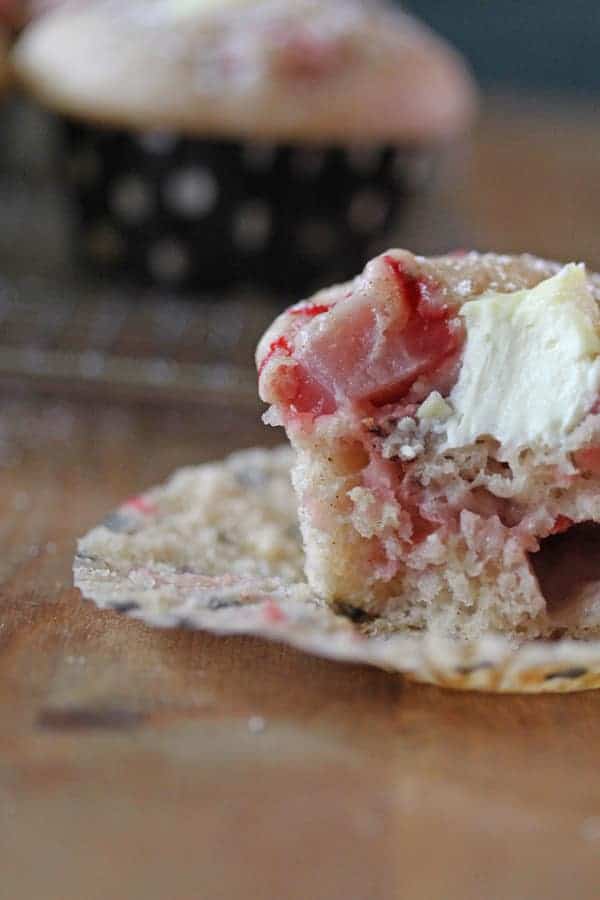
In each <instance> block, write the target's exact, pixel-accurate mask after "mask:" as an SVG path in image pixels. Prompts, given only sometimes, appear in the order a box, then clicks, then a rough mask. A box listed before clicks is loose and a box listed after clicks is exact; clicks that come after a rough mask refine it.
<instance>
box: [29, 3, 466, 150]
mask: <svg viewBox="0 0 600 900" xmlns="http://www.w3.org/2000/svg"><path fill="white" fill-rule="evenodd" d="M14 61H15V68H16V71H17V74H18V76H19V77H20V80H21V81H22V82H23V83H24V84H25V85H26V86H27V87H28V88H29V89H30V90H31V91H32V92H33V93H34V94H35V95H36V96H37V97H38V98H39V99H40V100H41V101H42V102H43V103H44V104H46V105H48V106H50V107H51V108H53V109H55V110H57V111H59V112H61V113H63V114H66V115H71V116H74V117H79V118H84V119H86V120H88V121H90V120H91V121H95V122H98V123H100V124H106V125H111V126H115V127H121V126H122V127H125V128H134V129H137V128H139V129H158V130H163V129H166V130H177V131H179V132H182V133H186V134H191V135H212V136H216V137H218V136H223V137H250V138H252V137H254V138H259V139H260V138H264V139H277V140H286V139H290V140H298V139H299V140H315V141H323V140H327V141H335V140H339V141H342V142H344V143H347V142H348V141H353V140H354V141H365V142H369V141H380V140H393V141H397V140H398V139H402V140H403V141H407V142H413V141H414V142H422V141H429V140H437V139H441V138H442V139H443V138H448V137H452V136H453V135H454V134H456V133H457V132H460V131H461V130H462V129H463V128H464V127H465V126H466V124H467V123H468V121H469V119H470V117H471V115H472V113H473V109H474V105H475V90H474V86H473V82H472V79H471V77H470V75H469V73H468V71H467V69H466V67H465V65H464V63H463V61H462V60H461V58H460V57H459V55H458V54H457V53H456V52H455V51H454V50H453V49H451V48H450V47H449V46H448V45H447V44H446V43H444V42H443V41H442V40H440V39H439V38H438V37H436V36H435V35H434V34H433V33H432V32H430V31H429V30H428V29H427V28H426V27H425V26H424V25H422V24H420V23H419V22H417V21H416V20H415V19H413V18H411V17H410V16H408V15H406V14H405V13H403V12H400V11H398V10H396V9H394V8H391V7H389V6H387V5H384V4H383V3H378V2H373V0H371V2H369V3H368V4H367V3H366V2H363V0H130V2H127V3H123V2H122V0H97V2H94V3H81V0H80V2H72V3H67V4H65V5H62V6H61V7H60V8H58V9H57V10H55V11H54V12H52V13H50V14H48V15H46V16H43V17H42V18H41V19H39V20H37V21H36V22H35V23H34V24H32V25H30V26H29V27H28V28H27V29H26V31H25V34H24V35H23V36H22V38H21V40H20V41H19V43H18V45H17V48H16V51H15V56H14Z"/></svg>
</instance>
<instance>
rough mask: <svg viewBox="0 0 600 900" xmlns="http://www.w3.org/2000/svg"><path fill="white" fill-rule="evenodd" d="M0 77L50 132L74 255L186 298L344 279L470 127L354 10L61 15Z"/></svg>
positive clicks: (456, 84)
mask: <svg viewBox="0 0 600 900" xmlns="http://www.w3.org/2000/svg"><path fill="white" fill-rule="evenodd" d="M15 66H16V70H17V73H18V75H19V77H20V79H21V81H22V83H23V84H24V85H25V86H26V87H27V88H29V90H30V91H31V92H32V93H33V94H34V95H35V96H36V97H37V98H38V99H39V100H40V101H41V102H42V103H43V104H44V105H46V106H47V107H49V108H51V109H52V110H54V111H55V112H56V113H58V114H59V115H60V116H62V117H63V118H65V119H66V120H67V122H68V132H69V136H70V153H71V165H70V166H69V171H70V177H71V182H72V185H73V186H74V187H75V189H76V193H77V196H78V199H79V201H80V210H81V224H82V226H83V230H82V237H83V245H84V247H85V250H86V253H87V255H88V256H92V257H94V258H96V259H99V260H100V261H101V262H102V263H103V264H105V265H107V264H111V265H112V266H114V267H115V268H121V269H125V270H127V271H130V272H131V271H135V272H137V273H138V274H139V275H141V276H142V277H143V278H145V279H149V280H151V281H156V280H158V281H161V282H168V283H171V284H173V285H175V284H180V285H184V286H189V287H192V286H202V287H209V286H226V285H229V284H232V283H235V282H240V281H242V282H244V281H249V280H251V281H254V282H260V283H264V284H268V285H271V286H273V287H276V288H277V289H279V290H281V289H283V290H285V291H289V292H290V293H295V292H296V291H301V290H306V289H307V288H308V287H309V286H310V285H312V284H313V283H314V282H315V280H318V279H320V278H323V277H332V278H334V277H335V278H337V277H340V276H342V275H345V274H347V273H348V268H350V269H352V268H353V267H355V265H356V259H357V258H361V257H364V256H365V255H366V254H367V253H368V247H369V246H370V245H371V244H372V242H373V240H374V239H376V238H378V237H381V236H382V235H383V234H384V233H385V231H386V229H387V228H389V226H390V225H391V224H392V222H393V221H395V219H396V217H397V212H398V209H399V207H400V206H401V204H402V200H403V198H405V197H406V196H407V194H410V193H411V192H412V191H413V190H414V189H415V187H416V186H417V185H418V183H419V181H420V180H421V179H422V177H423V174H424V172H425V171H426V168H427V167H426V163H427V161H428V160H429V159H430V158H431V154H432V151H433V150H434V149H435V148H436V147H438V146H439V145H440V143H443V142H444V141H447V140H449V139H451V138H452V137H454V136H455V135H456V134H458V133H460V132H461V130H463V129H464V128H465V126H466V125H467V123H468V121H469V119H470V117H471V114H472V112H473V107H474V89H473V85H472V82H471V79H470V76H469V75H468V73H467V71H466V69H465V66H464V64H463V62H462V61H461V59H460V58H459V57H458V56H457V54H456V53H455V52H454V51H453V50H452V49H450V48H449V47H448V46H447V45H446V44H445V43H443V42H442V41H441V40H439V39H438V38H437V37H435V36H434V35H433V34H432V33H431V32H430V31H428V30H427V29H426V28H425V27H424V26H422V25H421V24H419V23H418V22H416V21H415V20H414V19H412V18H410V17H409V16H407V15H406V14H404V13H401V12H399V11H398V10H396V9H393V8H391V7H388V6H386V5H383V4H381V5H380V4H373V3H370V4H368V5H366V4H363V3H362V2H360V0H346V2H342V0H321V2H318V0H294V2H290V0H286V2H284V0H225V2H217V0H132V2H130V3H127V4H124V3H122V2H116V0H101V2H95V3H84V4H83V5H82V4H67V5H65V6H63V7H62V8H60V9H57V10H56V11H55V12H52V13H50V14H48V15H46V16H43V17H41V18H40V19H39V20H38V21H37V22H35V23H34V24H33V25H31V26H30V27H29V28H28V29H27V30H26V32H25V34H24V36H23V37H22V38H21V40H20V42H19V44H18V46H17V50H16V53H15Z"/></svg>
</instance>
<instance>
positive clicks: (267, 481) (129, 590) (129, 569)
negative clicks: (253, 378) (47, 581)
mask: <svg viewBox="0 0 600 900" xmlns="http://www.w3.org/2000/svg"><path fill="white" fill-rule="evenodd" d="M290 463H291V456H290V451H289V450H288V449H287V448H278V449H275V450H250V451H244V452H241V453H236V454H233V455H232V456H230V457H229V458H227V459H225V460H224V461H223V462H219V463H213V464H208V465H204V466H198V467H196V468H190V469H184V470H181V471H180V472H178V473H176V474H175V475H174V476H173V478H171V480H170V481H169V482H167V484H165V485H163V486H160V487H157V488H155V489H153V490H151V491H149V492H148V493H146V494H144V495H142V496H139V497H135V498H132V499H131V500H129V501H127V502H126V503H125V504H124V505H123V506H122V507H120V508H119V509H118V510H117V511H116V512H115V513H113V514H112V515H111V516H109V518H108V519H107V520H106V521H105V522H104V523H103V524H101V525H100V526H98V527H97V528H95V529H94V530H93V531H91V532H90V533H89V534H88V535H86V537H84V538H82V539H81V540H80V541H79V545H78V554H77V557H76V559H75V564H74V579H75V584H76V586H77V587H78V588H79V589H80V590H81V592H82V594H83V596H84V597H86V598H88V599H91V600H93V601H94V602H95V603H96V604H97V605H98V606H100V607H102V608H111V609H115V610H118V611H120V612H123V613H126V614H128V615H130V616H133V617H135V618H138V619H142V620H143V621H144V622H146V623H148V624H149V625H153V626H155V627H158V628H169V627H186V628H191V629H204V630H206V631H211V632H216V633H219V634H252V635H257V636H261V637H265V638H269V639H272V640H277V641H282V642H285V643H288V644H291V645H293V646H294V647H297V648H299V649H301V650H304V651H307V652H309V653H313V654H316V655H318V656H324V657H328V658H331V659H336V660H343V661H346V662H355V663H366V664H369V665H373V666H377V667H379V668H382V669H386V670H388V671H390V672H399V673H402V674H404V675H406V676H408V677H410V678H412V679H415V680H418V681H423V682H429V683H431V684H437V685H441V686H443V687H451V688H459V689H464V690H480V691H497V692H520V693H539V692H554V693H565V692H570V691H580V690H588V689H591V688H597V687H600V641H572V640H566V639H563V640H560V641H556V642H552V643H547V642H529V643H524V644H521V645H520V646H517V645H514V644H512V643H510V642H509V641H508V640H507V639H505V638H502V637H499V636H489V637H486V638H483V639H481V640H479V641H477V642H471V643H459V642H456V641H452V640H449V639H447V638H443V637H440V636H437V635H431V634H423V633H414V632H413V633H405V634H398V633H395V634H389V633H386V630H385V623H383V622H378V621H375V622H373V621H372V620H371V621H369V622H364V621H361V618H362V617H361V615H360V613H359V612H358V611H357V610H353V609H348V608H345V609H340V610H339V611H337V612H334V611H332V610H331V609H329V608H327V607H325V606H324V605H323V604H322V603H320V602H319V601H318V600H317V599H315V598H314V596H312V595H311V591H310V589H309V587H308V585H307V584H306V582H305V581H304V578H303V575H302V549H301V545H300V540H299V535H298V528H297V524H296V513H295V504H294V496H293V492H292V488H291V485H290V480H289V469H290Z"/></svg>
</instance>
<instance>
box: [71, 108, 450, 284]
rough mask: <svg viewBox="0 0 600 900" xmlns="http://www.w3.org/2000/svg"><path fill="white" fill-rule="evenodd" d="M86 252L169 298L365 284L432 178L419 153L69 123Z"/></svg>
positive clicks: (81, 246) (80, 238)
mask: <svg viewBox="0 0 600 900" xmlns="http://www.w3.org/2000/svg"><path fill="white" fill-rule="evenodd" d="M64 131H65V134H66V138H67V140H66V144H67V147H66V166H65V176H66V181H67V186H68V188H69V191H70V194H71V195H72V197H73V199H74V201H75V204H74V206H75V210H76V216H77V227H76V232H75V240H76V245H77V248H78V251H79V255H80V256H81V257H82V258H83V260H84V261H85V262H87V263H89V264H91V265H92V266H93V267H94V268H96V269H97V270H98V271H99V272H103V273H112V274H121V275H124V276H127V277H133V278H134V279H135V280H137V281H141V282H143V283H147V284H153V285H158V286H162V287H167V288H169V289H186V290H205V289H218V288H229V287H238V286H244V287H247V286H254V287H256V286H259V287H266V288H268V289H271V290H276V291H277V292H279V293H282V294H284V295H285V296H286V297H289V296H291V295H293V296H294V297H297V296H298V295H299V294H301V293H303V292H309V291H312V290H313V289H316V288H317V287H319V286H322V285H323V284H327V283H331V282H332V281H336V280H344V279H345V278H348V277H350V276H351V275H353V274H354V273H355V271H356V270H357V268H358V267H359V265H358V264H357V260H359V261H360V260H361V259H362V260H363V261H366V260H367V259H368V258H370V256H371V255H373V247H374V245H376V246H377V247H378V246H379V244H381V243H382V242H383V241H384V238H385V236H386V234H387V233H388V231H389V229H390V227H391V226H392V225H393V224H395V223H397V221H398V219H399V216H400V215H401V213H402V212H403V210H404V209H405V208H406V207H407V205H408V203H409V202H410V198H411V196H412V195H413V194H414V192H415V191H416V190H417V189H418V188H419V187H421V186H422V184H423V183H424V182H425V181H426V180H427V179H428V177H429V174H430V171H431V164H432V155H431V153H430V152H429V151H427V150H426V149H425V148H421V147H416V146H412V145H411V146H408V145H407V146H405V147H394V146H383V145H382V146H379V145H360V146H348V147H341V146H333V145H312V144H306V145H299V144H298V145H284V144H273V143H270V144H267V143H258V142H254V141H246V142H242V141H230V140H202V139H195V138H188V137H180V136H177V135H172V134H165V133H146V134H142V133H133V132H127V131H122V130H111V129H105V128H99V127H97V126H94V125H88V124H86V123H82V122H75V121H73V120H65V122H64Z"/></svg>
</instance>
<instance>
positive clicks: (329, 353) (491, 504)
mask: <svg viewBox="0 0 600 900" xmlns="http://www.w3.org/2000/svg"><path fill="white" fill-rule="evenodd" d="M257 363H258V370H259V373H260V377H259V387H260V394H261V397H262V399H263V400H264V401H265V402H266V403H268V404H270V409H269V411H268V413H267V414H266V419H267V421H268V422H269V423H270V424H273V425H283V426H284V427H285V429H286V431H287V434H288V437H289V439H290V441H291V443H292V445H293V447H294V449H295V451H296V461H295V466H294V471H293V482H294V486H295V490H296V493H297V498H298V504H299V515H300V522H301V528H302V534H303V539H304V547H305V551H306V566H307V577H308V580H309V582H310V584H311V586H312V587H313V589H314V590H315V591H316V592H317V593H318V594H319V595H320V596H321V597H322V598H323V599H325V600H326V601H328V602H329V603H330V604H332V605H334V606H335V605H338V606H341V607H342V608H344V609H350V610H352V611H353V612H354V614H356V615H357V616H362V617H364V618H365V619H368V617H369V616H371V615H372V616H378V617H384V618H385V619H386V620H387V621H388V622H389V624H390V627H392V628H399V629H401V628H404V629H423V628H427V629H429V630H433V631H436V630H437V631H439V632H442V633H443V634H451V635H454V636H457V637H463V638H467V639H476V638H479V637H480V636H481V635H483V634H486V633H488V632H496V633H504V634H507V635H508V636H510V637H513V638H523V637H529V638H537V637H555V636H557V635H559V634H565V633H566V634H569V635H570V636H573V637H582V636H586V635H588V634H597V633H598V632H599V631H600V537H599V532H600V277H599V276H597V275H590V274H588V273H587V272H586V270H585V267H584V266H582V265H576V264H570V265H567V266H564V267H561V266H560V265H558V264H556V263H552V262H546V261H544V260H540V259H537V258H535V257H532V256H498V255H495V254H483V255H480V254H478V253H466V254H463V255H450V256H445V257H439V258H434V259H428V258H424V257H419V256H414V255H413V254H411V253H409V252H407V251H402V250H392V251H389V252H388V253H385V254H383V255H381V256H378V257H377V258H375V259H374V260H372V261H371V262H370V263H369V264H368V265H367V267H366V268H365V270H364V272H363V273H362V275H359V276H358V277H357V278H356V279H355V280H354V281H352V282H349V283H347V284H342V285H338V286H336V287H333V288H331V289H329V290H325V291H321V292H320V293H318V294H317V295H316V296H315V297H314V298H313V299H312V300H310V301H307V302H304V303H301V304H298V305H296V306H294V307H292V308H291V309H289V310H288V311H287V312H285V313H284V314H282V315H281V316H280V317H279V318H278V319H277V320H276V321H275V322H274V324H273V326H272V327H271V328H270V329H269V331H268V332H267V333H266V335H265V336H264V338H263V339H262V341H261V343H260V345H259V348H258V351H257Z"/></svg>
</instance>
